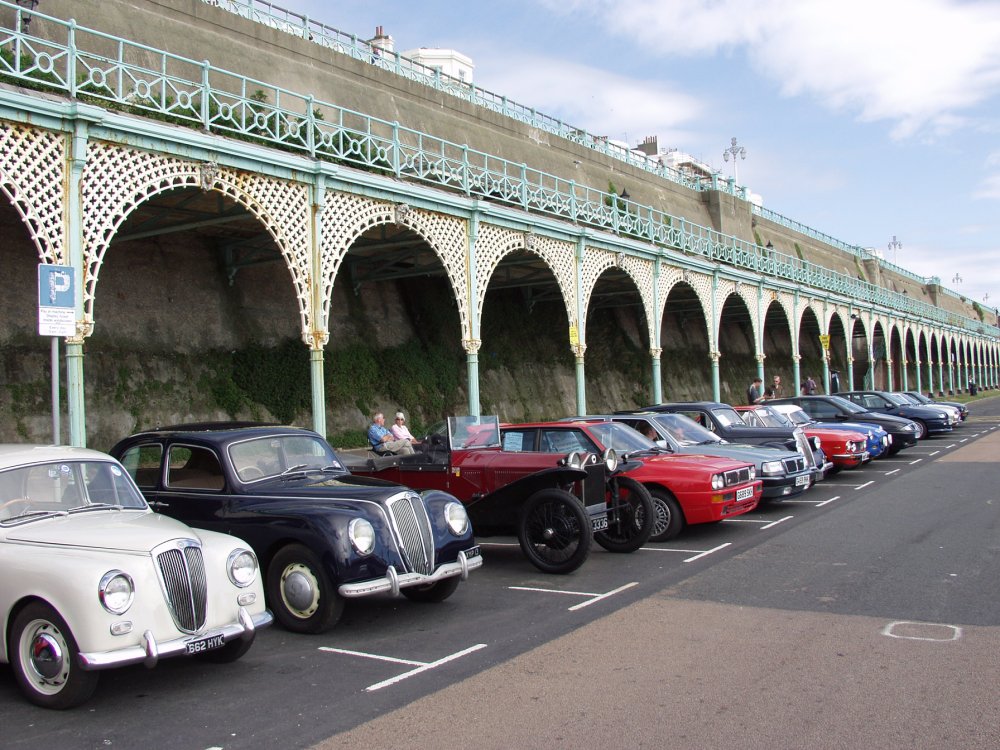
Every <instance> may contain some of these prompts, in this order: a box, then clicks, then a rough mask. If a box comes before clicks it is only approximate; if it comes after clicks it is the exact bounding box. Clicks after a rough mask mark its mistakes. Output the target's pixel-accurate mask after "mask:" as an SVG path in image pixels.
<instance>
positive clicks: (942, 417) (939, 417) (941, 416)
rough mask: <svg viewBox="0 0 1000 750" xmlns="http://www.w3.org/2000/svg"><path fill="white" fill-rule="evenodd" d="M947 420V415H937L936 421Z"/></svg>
mask: <svg viewBox="0 0 1000 750" xmlns="http://www.w3.org/2000/svg"><path fill="white" fill-rule="evenodd" d="M947 418H948V415H947V414H938V419H947Z"/></svg>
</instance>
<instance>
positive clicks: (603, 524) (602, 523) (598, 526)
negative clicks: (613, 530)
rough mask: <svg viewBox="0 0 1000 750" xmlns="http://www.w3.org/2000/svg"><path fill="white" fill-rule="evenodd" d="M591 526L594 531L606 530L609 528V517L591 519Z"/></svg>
mask: <svg viewBox="0 0 1000 750" xmlns="http://www.w3.org/2000/svg"><path fill="white" fill-rule="evenodd" d="M590 528H591V529H592V530H594V531H604V530H605V529H606V528H608V517H607V516H601V517H600V518H592V519H590Z"/></svg>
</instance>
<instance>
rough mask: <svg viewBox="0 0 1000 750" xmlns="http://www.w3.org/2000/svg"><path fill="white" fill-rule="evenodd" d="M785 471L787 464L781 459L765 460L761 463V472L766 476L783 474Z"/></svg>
mask: <svg viewBox="0 0 1000 750" xmlns="http://www.w3.org/2000/svg"><path fill="white" fill-rule="evenodd" d="M784 471H785V465H784V464H783V463H781V461H765V462H764V463H762V464H761V465H760V473H761V474H764V475H765V476H773V475H775V474H782V473H784Z"/></svg>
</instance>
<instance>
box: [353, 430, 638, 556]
mask: <svg viewBox="0 0 1000 750" xmlns="http://www.w3.org/2000/svg"><path fill="white" fill-rule="evenodd" d="M509 446H510V443H509V442H508V443H507V444H506V445H503V446H502V445H501V440H500V423H499V420H498V419H497V417H496V416H492V415H490V416H453V417H449V418H448V420H447V422H446V423H445V425H444V426H443V432H436V433H433V434H431V435H429V436H428V437H427V438H426V439H425V440H424V441H423V443H422V445H421V448H422V450H420V451H419V452H417V453H415V454H413V455H403V456H390V457H386V458H371V459H364V460H360V461H358V462H356V463H352V465H351V468H352V470H353V471H354V472H355V473H356V474H365V475H367V476H376V477H383V478H388V479H391V480H393V481H398V482H401V483H405V484H408V485H410V486H413V487H434V488H439V489H444V490H447V491H449V492H452V493H454V494H455V495H456V496H457V497H459V498H460V499H461V500H462V501H463V502H464V503H466V505H467V508H468V511H469V515H470V516H471V517H472V519H473V523H474V524H475V525H476V533H477V534H478V535H480V536H491V535H494V534H516V535H517V539H518V543H519V544H520V546H521V549H522V551H523V552H524V554H525V556H526V557H527V558H528V560H529V561H530V562H531V563H532V564H533V565H534V566H535V567H537V568H538V569H539V570H542V571H544V572H546V573H569V572H572V571H574V570H576V569H577V568H579V567H580V565H582V564H583V563H584V561H585V560H586V559H587V556H588V554H589V552H590V547H591V543H592V541H594V540H595V539H596V541H597V542H598V544H600V545H602V546H603V547H605V548H606V549H608V550H610V551H612V552H632V551H634V550H636V549H638V548H639V547H641V546H642V544H643V543H644V542H645V541H646V540H648V538H649V534H650V532H651V530H652V528H653V512H652V501H651V499H650V498H649V495H648V493H646V492H645V490H643V488H642V487H641V486H638V485H635V484H633V483H632V482H631V481H618V479H617V475H618V473H619V466H618V461H617V458H616V457H615V456H614V455H613V454H609V455H607V456H605V455H603V454H602V455H601V456H600V457H599V456H598V455H597V454H596V453H594V452H585V451H579V450H568V451H564V452H560V453H542V452H530V451H522V450H519V449H517V448H514V449H511V450H507V449H506V448H507V447H509Z"/></svg>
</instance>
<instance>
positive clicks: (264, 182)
mask: <svg viewBox="0 0 1000 750" xmlns="http://www.w3.org/2000/svg"><path fill="white" fill-rule="evenodd" d="M182 187H186V188H190V187H194V188H199V189H203V190H218V191H220V192H222V193H224V194H225V195H227V196H229V197H230V198H232V199H233V200H234V201H236V202H237V203H239V204H240V205H242V206H244V207H245V208H246V209H247V210H248V211H249V212H250V213H252V214H253V215H254V216H256V217H257V218H258V219H260V221H261V223H263V225H264V227H265V228H266V229H267V231H268V233H269V234H270V235H271V236H272V237H273V238H274V241H275V242H276V243H277V245H278V248H279V249H280V250H281V254H282V255H283V256H284V258H285V263H286V264H287V265H288V269H289V271H290V272H291V274H292V283H293V284H294V286H295V296H296V298H297V299H298V303H299V316H300V324H301V330H302V336H303V340H305V341H306V342H307V343H308V342H309V340H310V337H309V331H310V330H311V326H310V315H309V310H310V307H311V306H310V293H309V283H310V281H309V280H310V273H309V266H310V243H311V232H310V227H309V215H310V213H309V212H310V209H309V190H308V187H307V186H306V185H304V184H302V183H293V182H287V181H283V180H278V179H275V178H273V177H267V176H265V175H261V174H253V173H248V172H238V171H236V170H231V169H227V168H225V167H219V166H217V165H215V164H206V163H199V162H192V161H185V160H182V159H177V158H174V157H170V156H165V155H160V154H152V153H148V152H145V151H139V150H136V149H130V148H124V147H122V146H119V145H116V144H112V143H104V142H101V141H92V142H91V143H90V144H89V146H88V152H87V165H86V167H85V168H84V172H83V180H82V184H81V192H82V203H83V249H84V275H85V279H84V287H83V289H84V299H83V305H84V317H85V319H86V320H87V321H88V323H90V325H91V326H92V325H93V320H94V318H93V314H94V313H93V307H94V295H95V291H96V287H97V279H98V276H99V274H100V270H101V264H102V263H103V262H104V254H105V252H106V251H107V249H108V244H109V243H110V242H111V239H112V238H113V237H114V234H115V232H116V231H117V230H118V228H119V227H120V226H121V225H122V223H123V222H124V221H125V219H127V218H128V215H129V214H130V213H131V212H132V211H133V210H134V209H135V208H136V206H138V205H140V204H141V203H143V202H144V201H147V200H149V199H150V198H152V197H153V196H155V195H157V194H159V193H163V192H165V191H167V190H173V189H175V188H182Z"/></svg>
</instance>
